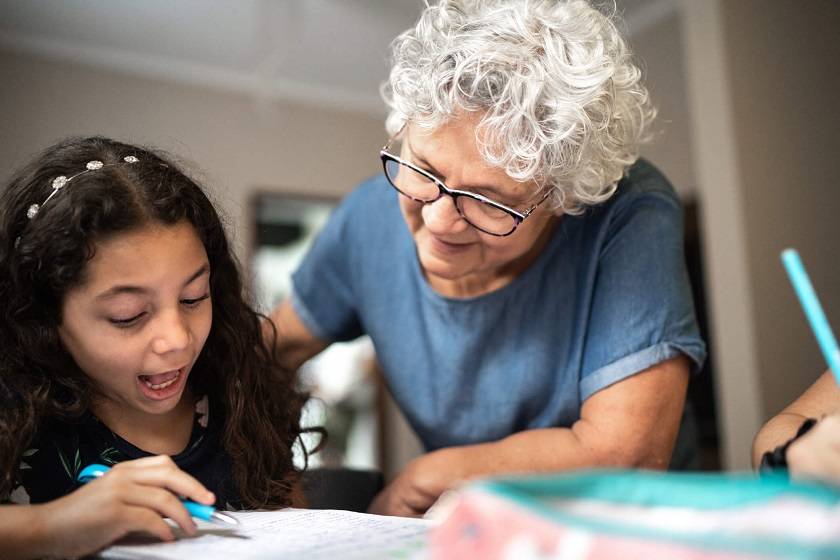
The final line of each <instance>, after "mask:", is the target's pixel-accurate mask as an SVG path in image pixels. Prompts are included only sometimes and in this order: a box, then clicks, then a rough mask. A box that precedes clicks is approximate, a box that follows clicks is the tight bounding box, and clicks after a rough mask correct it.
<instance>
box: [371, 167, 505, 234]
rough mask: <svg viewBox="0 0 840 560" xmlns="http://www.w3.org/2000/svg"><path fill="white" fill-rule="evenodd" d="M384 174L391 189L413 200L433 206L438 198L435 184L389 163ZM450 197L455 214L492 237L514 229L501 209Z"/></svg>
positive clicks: (438, 194)
mask: <svg viewBox="0 0 840 560" xmlns="http://www.w3.org/2000/svg"><path fill="white" fill-rule="evenodd" d="M385 174H386V176H387V177H388V180H389V181H390V182H391V184H392V185H393V186H394V188H396V189H397V190H398V191H399V192H401V193H402V194H404V195H405V196H407V197H409V198H413V199H414V200H418V201H421V202H434V201H435V200H437V199H438V198H440V196H441V190H440V188H439V187H438V184H437V183H435V182H434V181H433V180H431V179H430V178H429V177H427V176H426V175H423V174H422V173H419V172H417V171H416V170H414V169H412V168H411V167H408V166H406V165H403V164H401V163H399V162H397V161H394V160H392V159H387V160H385ZM452 196H453V198H454V199H455V205H456V206H457V208H458V212H459V213H460V214H461V216H462V217H463V218H464V219H465V220H466V221H467V222H468V223H469V224H471V225H472V226H474V227H477V228H478V229H480V230H482V231H484V232H487V233H490V234H493V235H506V234H508V233H510V232H511V231H513V230H514V229H515V228H516V219H515V218H514V217H513V216H511V215H510V214H508V213H507V212H505V211H504V210H502V209H501V208H497V207H496V206H493V205H492V204H488V203H487V202H484V201H482V200H478V199H476V198H472V197H470V196H468V195H465V194H460V193H459V194H456V195H452Z"/></svg>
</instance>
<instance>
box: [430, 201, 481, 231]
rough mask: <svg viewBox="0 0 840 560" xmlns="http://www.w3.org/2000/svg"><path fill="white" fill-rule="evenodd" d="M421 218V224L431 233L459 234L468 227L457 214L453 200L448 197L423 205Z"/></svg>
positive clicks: (458, 213)
mask: <svg viewBox="0 0 840 560" xmlns="http://www.w3.org/2000/svg"><path fill="white" fill-rule="evenodd" d="M422 216H423V223H424V224H426V227H427V228H428V229H429V231H431V232H433V233H460V232H462V231H464V230H465V229H467V228H468V227H470V226H469V224H468V223H467V222H466V221H464V218H463V217H462V216H461V214H460V212H458V208H457V207H456V206H455V199H454V198H452V197H451V196H448V195H442V196H441V197H440V198H438V199H437V200H435V201H434V202H429V203H427V204H425V205H424V206H423V210H422Z"/></svg>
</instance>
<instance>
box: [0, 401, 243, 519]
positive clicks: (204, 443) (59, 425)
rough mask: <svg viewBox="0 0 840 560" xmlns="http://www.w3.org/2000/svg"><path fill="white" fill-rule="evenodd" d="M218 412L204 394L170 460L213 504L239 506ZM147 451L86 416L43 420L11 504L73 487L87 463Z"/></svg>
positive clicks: (34, 501)
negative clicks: (200, 486)
mask: <svg viewBox="0 0 840 560" xmlns="http://www.w3.org/2000/svg"><path fill="white" fill-rule="evenodd" d="M215 408H217V407H214V409H215ZM218 410H219V412H220V413H219V414H213V415H212V416H211V414H210V405H209V401H208V399H207V397H206V396H205V397H203V398H202V399H200V400H199V401H198V402H197V403H196V407H195V420H194V423H193V430H192V434H191V435H190V441H189V443H188V444H187V447H186V448H185V449H184V451H182V452H180V453H178V454H177V455H173V456H172V460H173V461H175V464H176V465H178V467H179V468H181V469H182V470H184V471H186V472H188V473H189V474H191V475H192V476H194V477H195V478H197V479H198V480H199V481H200V482H201V483H202V484H204V486H206V487H207V488H208V489H209V490H211V491H212V492H213V493H215V494H216V498H217V502H216V507H219V508H222V509H240V507H239V506H240V503H239V498H238V496H237V494H236V492H235V484H234V483H233V480H232V479H231V464H230V458H229V456H228V455H227V453H226V452H225V451H224V450H223V449H222V447H221V444H220V437H221V431H222V429H223V427H224V418H223V414H221V407H218ZM150 455H152V454H151V453H149V452H147V451H144V450H142V449H139V448H138V447H135V446H134V445H132V444H131V443H129V442H127V441H126V440H124V439H123V438H121V437H120V436H118V435H117V434H115V433H113V432H112V431H111V430H109V429H108V427H107V426H105V425H104V424H103V423H102V422H100V421H99V420H98V419H97V418H96V417H95V416H93V415H92V414H88V415H86V416H85V417H84V418H82V420H80V421H79V422H78V423H72V424H71V423H68V422H57V421H52V422H48V423H47V424H46V425H45V426H44V427H43V428H42V429H41V431H40V432H39V433H38V435H37V436H36V438H35V440H34V441H33V443H32V445H31V446H30V448H29V449H28V450H27V451H26V452H25V453H24V454H23V457H22V460H21V463H20V467H19V468H20V470H19V472H18V480H19V481H20V482H21V484H20V485H19V486H17V487H16V488H15V489H14V490H13V491H12V493H11V495H10V496H9V499H10V501H11V502H12V503H16V504H29V503H32V504H37V503H42V502H48V501H51V500H54V499H56V498H60V497H61V496H64V495H66V494H69V493H70V492H72V491H73V490H75V489H76V488H78V487H79V483H78V482H77V481H76V477H77V475H78V474H79V472H80V471H81V470H82V469H83V468H85V467H86V466H87V465H89V464H91V463H99V464H102V465H108V466H110V465H114V464H116V463H119V462H121V461H128V460H131V459H140V458H141V457H148V456H150Z"/></svg>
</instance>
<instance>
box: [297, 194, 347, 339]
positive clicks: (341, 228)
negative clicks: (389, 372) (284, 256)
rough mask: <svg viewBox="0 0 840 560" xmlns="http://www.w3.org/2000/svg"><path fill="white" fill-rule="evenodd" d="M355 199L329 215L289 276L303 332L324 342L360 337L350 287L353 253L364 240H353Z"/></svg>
mask: <svg viewBox="0 0 840 560" xmlns="http://www.w3.org/2000/svg"><path fill="white" fill-rule="evenodd" d="M355 198H356V197H354V194H351V195H350V196H348V197H347V199H345V200H344V201H343V202H342V203H341V204H340V205H339V206H338V208H336V210H335V211H334V212H333V213H332V215H331V216H330V218H329V220H327V224H326V225H325V226H324V229H322V230H321V232H320V233H319V234H318V235H317V237H316V239H315V242H314V243H313V245H312V248H311V249H310V250H309V252H308V253H307V255H306V257H304V259H303V262H302V263H301V265H300V267H298V269H297V270H296V271H295V273H294V274H293V275H292V296H291V298H292V299H291V301H292V305H293V307H294V309H295V311H296V312H297V314H298V316H299V317H300V319H301V320H302V321H303V323H304V324H305V325H306V326H307V328H308V329H309V330H310V331H311V332H312V334H314V335H315V336H317V337H318V338H320V339H322V340H324V341H329V342H332V341H346V340H352V339H354V338H357V337H359V336H361V335H362V334H364V333H363V332H362V328H361V325H360V322H359V316H358V313H357V308H356V303H357V298H356V290H355V289H354V284H355V282H356V281H357V277H356V275H355V274H356V272H357V269H356V265H358V261H357V260H356V255H357V252H358V251H359V249H360V246H359V245H358V244H359V243H363V242H364V240H361V239H356V236H354V234H353V233H354V224H353V223H352V218H353V217H356V218H361V215H358V214H354V212H353V206H354V205H356V200H355Z"/></svg>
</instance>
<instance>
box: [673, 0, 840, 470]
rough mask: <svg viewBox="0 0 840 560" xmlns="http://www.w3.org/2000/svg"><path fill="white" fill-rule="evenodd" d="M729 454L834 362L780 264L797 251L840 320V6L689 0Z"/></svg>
mask: <svg viewBox="0 0 840 560" xmlns="http://www.w3.org/2000/svg"><path fill="white" fill-rule="evenodd" d="M682 25H683V28H684V33H685V45H686V47H685V60H686V68H687V77H688V85H689V87H688V90H687V91H688V96H689V98H690V110H691V114H692V138H693V140H692V143H693V153H694V158H695V168H696V170H697V177H698V185H697V187H698V195H699V197H700V200H701V204H702V206H701V208H702V209H703V216H702V222H703V223H702V225H703V230H704V235H705V246H706V263H707V285H708V288H709V291H710V297H711V300H712V305H711V313H712V328H713V331H714V332H713V335H714V344H715V349H716V351H717V353H718V354H717V355H718V363H717V364H716V368H717V371H718V374H719V381H720V384H719V389H720V394H719V400H720V401H721V403H722V417H721V424H722V426H723V428H724V430H723V431H724V435H725V438H726V442H725V446H726V450H725V451H726V453H725V456H726V464H727V465H729V466H731V467H746V466H748V462H749V446H750V443H751V440H752V437H753V435H754V434H755V431H756V430H757V428H758V427H759V426H760V424H761V423H762V422H763V421H765V420H766V419H767V418H768V417H769V416H771V415H773V414H775V413H777V412H778V411H779V409H780V408H782V407H783V406H784V405H785V404H787V403H789V402H790V401H791V400H793V399H794V398H795V397H796V396H798V394H799V393H801V392H802V390H803V389H804V388H805V387H807V386H808V385H809V384H810V383H812V382H813V381H814V379H815V378H816V377H817V376H818V375H819V374H820V373H821V372H822V371H824V370H825V369H826V365H825V363H824V361H823V360H822V357H821V355H820V353H819V349H818V347H817V345H816V343H815V341H814V338H813V335H812V334H811V332H810V330H809V328H808V326H807V323H806V322H805V319H804V316H803V313H802V311H801V309H800V308H799V304H798V303H797V301H796V299H795V295H794V293H793V291H792V289H791V287H790V285H789V283H788V281H787V278H786V275H785V273H784V270H783V268H782V265H781V263H780V261H779V252H780V251H781V250H782V249H784V248H785V247H795V248H797V249H798V250H799V251H800V253H801V255H802V258H803V260H804V262H805V265H806V267H807V268H808V270H809V272H810V275H811V279H812V281H813V283H814V285H815V288H816V289H817V291H818V293H819V295H820V298H821V299H822V302H823V305H824V307H825V310H826V313H827V315H828V317H829V320H831V319H832V318H833V319H834V323H835V327H837V326H838V321H839V320H840V264H838V259H840V234H838V228H837V215H838V213H840V189H838V187H837V185H836V177H837V176H838V173H840V159H838V157H837V155H836V154H837V153H838V152H840V138H838V135H837V130H838V125H840V110H839V109H838V105H837V102H836V91H837V89H838V86H840V72H838V57H840V40H838V34H837V29H838V25H840V4H838V3H837V2H836V1H834V0H814V1H812V2H807V3H801V2H790V1H787V0H739V1H738V2H723V1H721V0H704V1H703V2H692V1H685V2H683V18H682Z"/></svg>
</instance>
